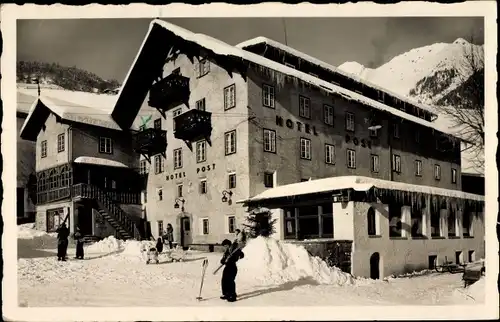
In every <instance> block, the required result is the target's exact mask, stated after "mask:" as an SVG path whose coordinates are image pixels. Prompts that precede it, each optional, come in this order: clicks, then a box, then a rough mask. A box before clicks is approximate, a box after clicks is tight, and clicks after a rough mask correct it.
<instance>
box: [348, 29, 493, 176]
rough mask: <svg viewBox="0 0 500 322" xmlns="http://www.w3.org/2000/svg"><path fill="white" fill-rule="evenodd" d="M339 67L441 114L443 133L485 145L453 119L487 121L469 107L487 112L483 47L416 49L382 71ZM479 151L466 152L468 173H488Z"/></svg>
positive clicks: (463, 44)
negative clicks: (450, 133)
mask: <svg viewBox="0 0 500 322" xmlns="http://www.w3.org/2000/svg"><path fill="white" fill-rule="evenodd" d="M339 69H341V70H343V71H345V72H347V73H351V74H353V75H355V76H357V77H359V78H361V79H365V80H367V81H369V82H371V83H374V84H376V85H379V86H381V87H383V88H387V89H388V90H390V91H392V92H395V93H397V94H400V95H403V96H407V97H409V98H411V99H412V100H415V101H417V102H421V103H425V104H427V105H428V106H430V107H431V108H433V109H434V112H435V113H436V114H438V119H437V120H436V121H435V123H436V124H437V125H438V126H439V127H440V128H442V129H443V130H444V131H446V132H452V133H453V134H455V135H457V136H459V137H461V138H462V139H465V140H468V141H472V142H474V143H477V142H478V141H480V140H482V142H481V143H482V145H481V144H479V145H478V146H484V133H481V134H480V135H476V134H471V132H473V131H470V128H468V127H467V126H464V125H463V124H460V122H459V121H458V119H457V118H456V117H455V116H454V114H460V116H461V117H462V118H463V119H464V118H465V119H479V118H483V119H484V113H483V115H481V116H480V117H479V116H477V114H478V113H477V110H473V109H470V107H471V106H481V107H482V109H483V111H484V45H475V44H471V43H469V42H468V41H466V40H464V39H462V38H458V39H457V40H455V41H454V42H453V43H436V44H432V45H429V46H424V47H419V48H415V49H412V50H410V51H408V52H406V53H403V54H401V55H398V56H396V57H394V58H393V59H391V60H390V61H389V62H387V63H385V64H384V65H382V66H380V67H378V68H366V67H364V66H363V65H362V64H359V63H357V62H346V63H343V64H342V65H340V66H339ZM457 107H459V108H461V110H460V113H455V112H456V111H457V110H456V108H457ZM450 111H451V112H450ZM462 111H463V112H462ZM482 126H483V128H484V122H483V125H482ZM473 151H474V152H473ZM477 152H478V150H477V149H469V150H468V151H464V152H462V169H463V171H464V172H473V173H484V162H483V160H484V151H483V150H482V149H481V150H480V153H479V154H478V153H477Z"/></svg>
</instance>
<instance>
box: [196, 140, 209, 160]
mask: <svg viewBox="0 0 500 322" xmlns="http://www.w3.org/2000/svg"><path fill="white" fill-rule="evenodd" d="M205 161H207V141H205V140H202V141H198V142H196V162H197V163H200V162H205Z"/></svg>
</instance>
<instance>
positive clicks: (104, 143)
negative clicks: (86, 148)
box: [99, 136, 113, 154]
mask: <svg viewBox="0 0 500 322" xmlns="http://www.w3.org/2000/svg"><path fill="white" fill-rule="evenodd" d="M99 152H100V153H108V154H112V153H113V141H112V140H111V139H110V138H106V137H102V136H101V137H100V138H99Z"/></svg>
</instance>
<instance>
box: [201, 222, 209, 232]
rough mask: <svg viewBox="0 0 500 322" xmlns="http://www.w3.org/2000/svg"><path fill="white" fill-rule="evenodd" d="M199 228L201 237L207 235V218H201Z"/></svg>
mask: <svg viewBox="0 0 500 322" xmlns="http://www.w3.org/2000/svg"><path fill="white" fill-rule="evenodd" d="M201 228H202V234H203V235H208V234H209V232H210V230H209V225H208V218H203V219H202V220H201Z"/></svg>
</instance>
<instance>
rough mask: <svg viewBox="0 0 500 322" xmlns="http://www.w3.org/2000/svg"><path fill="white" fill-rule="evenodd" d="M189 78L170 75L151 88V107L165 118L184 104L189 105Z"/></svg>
mask: <svg viewBox="0 0 500 322" xmlns="http://www.w3.org/2000/svg"><path fill="white" fill-rule="evenodd" d="M190 93H191V92H190V90H189V78H188V77H184V76H181V75H178V74H170V75H169V76H167V77H165V78H163V79H162V80H160V81H158V82H156V83H154V84H153V86H151V89H150V91H149V102H148V104H149V106H151V107H154V108H156V109H157V110H158V111H159V112H160V113H161V114H162V116H163V117H165V112H166V111H168V110H170V109H172V108H174V107H176V106H178V105H180V104H182V103H184V104H186V105H187V106H188V103H189V95H190Z"/></svg>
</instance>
